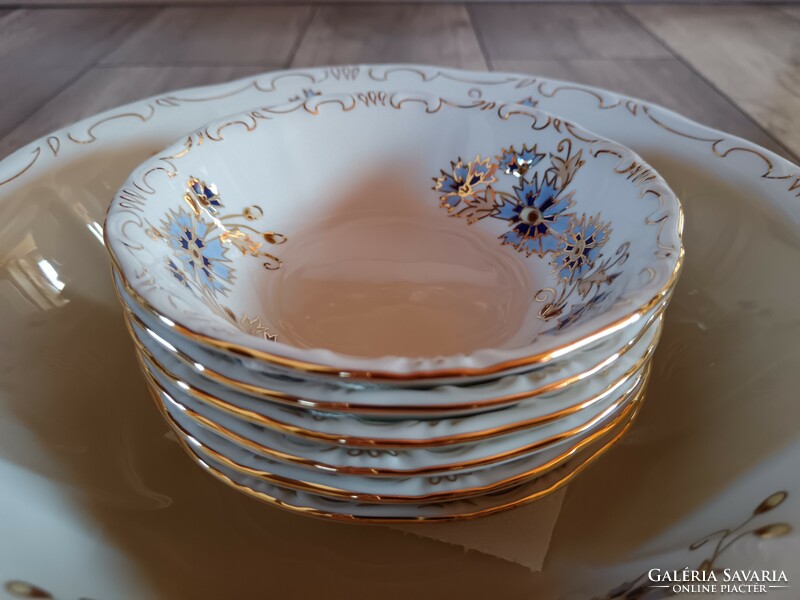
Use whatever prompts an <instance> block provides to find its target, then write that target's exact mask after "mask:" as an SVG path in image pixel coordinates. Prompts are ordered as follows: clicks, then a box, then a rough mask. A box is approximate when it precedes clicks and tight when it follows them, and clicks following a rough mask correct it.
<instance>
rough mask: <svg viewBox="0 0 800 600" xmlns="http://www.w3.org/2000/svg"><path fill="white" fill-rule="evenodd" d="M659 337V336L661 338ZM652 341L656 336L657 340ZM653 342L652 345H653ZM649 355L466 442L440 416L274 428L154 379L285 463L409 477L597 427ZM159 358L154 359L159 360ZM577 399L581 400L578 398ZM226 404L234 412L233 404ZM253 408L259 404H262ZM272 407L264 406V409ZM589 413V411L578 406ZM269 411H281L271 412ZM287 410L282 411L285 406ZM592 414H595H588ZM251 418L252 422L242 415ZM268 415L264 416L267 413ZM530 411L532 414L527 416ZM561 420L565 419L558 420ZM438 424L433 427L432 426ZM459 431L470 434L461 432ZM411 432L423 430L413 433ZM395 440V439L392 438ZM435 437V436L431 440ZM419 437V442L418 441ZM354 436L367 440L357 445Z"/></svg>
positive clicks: (506, 415)
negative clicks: (586, 393) (579, 393)
mask: <svg viewBox="0 0 800 600" xmlns="http://www.w3.org/2000/svg"><path fill="white" fill-rule="evenodd" d="M653 341H655V340H653ZM651 343H652V342H651ZM651 347H652V346H651ZM648 358H649V356H648V355H647V354H646V355H645V357H644V358H643V360H640V361H634V360H632V359H631V360H630V361H629V363H628V364H629V365H630V366H629V368H628V369H627V371H626V372H624V373H623V374H622V376H621V377H619V378H618V379H616V380H614V381H613V382H612V383H611V384H610V385H608V386H607V387H606V388H605V389H602V390H601V389H600V388H601V387H602V385H601V384H598V385H595V386H594V389H595V390H598V391H599V393H597V392H595V394H596V395H593V396H591V397H589V398H588V399H587V400H585V401H584V402H582V403H580V404H574V405H572V406H568V407H566V408H562V410H560V411H558V410H557V411H556V412H553V411H554V409H557V408H558V406H557V404H556V403H555V402H554V403H553V404H554V405H555V406H550V404H549V403H547V402H546V401H545V402H541V403H539V404H538V405H537V404H536V403H533V404H531V405H529V406H524V407H520V410H515V411H511V412H509V411H501V412H497V413H488V414H487V415H481V418H480V419H479V422H478V423H477V424H474V425H472V428H474V427H476V426H480V425H483V426H485V427H490V429H488V430H487V431H486V432H485V434H484V435H474V434H473V435H472V436H471V439H466V440H464V441H462V442H460V443H458V441H457V440H452V439H448V438H442V437H441V434H442V433H443V432H445V433H446V432H448V431H455V432H456V434H457V435H460V436H461V437H464V433H463V430H464V429H465V425H468V424H462V423H461V422H460V421H459V420H458V419H454V420H446V419H444V420H439V421H436V422H432V421H427V420H426V421H395V422H381V421H368V422H366V423H364V422H363V421H362V422H359V421H358V420H355V421H354V420H353V419H347V420H346V421H344V422H342V419H339V420H333V421H332V422H331V423H328V424H327V427H328V429H329V430H330V429H331V428H334V430H335V428H337V427H340V428H347V430H348V431H355V432H362V434H363V431H364V430H366V431H371V432H372V435H374V436H378V435H380V436H381V437H376V438H375V439H363V438H355V439H354V438H345V437H344V436H341V435H340V437H337V436H336V435H329V436H324V437H323V436H320V435H319V434H317V435H316V436H315V435H314V432H313V430H312V431H309V430H308V429H300V426H302V427H308V428H311V427H319V425H320V423H321V424H322V425H325V423H324V422H321V421H320V416H316V417H311V418H309V416H308V415H307V414H305V413H302V412H299V413H298V414H297V415H292V417H296V418H292V419H291V420H290V422H288V423H287V422H286V420H288V419H287V417H288V415H286V414H280V417H281V418H283V419H284V421H283V422H281V423H275V422H274V421H272V422H270V425H272V427H268V426H266V427H265V426H264V425H265V423H264V420H265V419H264V417H263V416H261V415H259V414H257V413H254V414H253V415H252V416H251V418H252V420H253V422H248V421H247V417H248V415H247V414H244V415H243V414H242V411H240V410H232V409H231V405H224V404H221V403H220V401H219V400H218V399H215V398H213V397H209V396H208V395H200V396H198V395H197V394H192V393H191V392H190V390H187V389H186V386H185V385H183V386H181V385H175V384H172V385H171V384H170V382H169V381H167V380H165V379H164V378H163V377H162V376H161V373H160V372H159V371H158V369H155V370H154V371H153V372H152V373H151V374H150V377H151V384H152V385H154V386H155V387H157V388H158V392H159V393H168V394H169V395H170V397H171V398H172V401H173V403H175V404H177V405H179V406H180V410H181V411H182V412H183V413H185V414H186V415H187V416H188V417H189V418H191V419H192V420H194V421H196V422H197V423H198V424H199V425H201V426H203V427H204V428H206V429H209V430H211V431H213V432H215V433H217V434H220V435H221V436H223V437H224V438H226V439H228V440H229V441H232V442H234V443H237V444H239V445H240V446H244V447H247V448H249V449H250V450H253V451H255V452H258V453H260V454H263V455H265V456H268V457H270V458H273V459H275V460H280V461H284V462H291V463H293V464H298V465H301V466H305V467H311V468H315V469H322V470H325V471H335V472H342V473H352V474H358V475H370V476H398V475H400V476H403V475H415V474H431V473H442V472H453V471H456V470H462V469H467V468H476V467H479V466H485V465H489V464H494V463H497V462H502V461H507V460H511V459H514V458H518V457H521V456H523V455H525V454H526V453H529V452H532V451H534V450H537V449H539V448H542V447H544V446H546V445H550V444H557V443H559V442H561V441H564V440H568V439H569V436H571V435H578V434H581V433H582V432H584V431H589V430H591V429H592V428H594V427H595V426H596V425H597V424H598V423H599V422H601V421H602V419H603V418H605V416H607V415H608V414H611V413H614V412H618V411H619V410H621V409H622V407H624V405H625V404H626V403H627V402H628V401H629V400H630V395H631V392H630V390H631V389H633V388H634V387H635V386H636V385H637V384H638V382H639V380H640V379H641V377H642V369H643V368H644V363H645V362H646V361H647V360H648ZM151 364H153V363H151ZM571 401H572V402H575V400H574V399H573V400H571ZM226 406H227V408H228V410H225V409H226ZM252 408H255V409H258V408H259V406H258V403H253V405H252ZM265 410H267V409H262V410H261V412H262V413H263V412H264V411H265ZM577 411H581V412H577ZM267 412H275V411H268V410H267ZM278 412H280V411H278ZM587 413H588V414H587ZM242 416H244V417H245V420H242V419H241V417H242ZM259 417H260V418H259ZM526 417H527V420H526ZM556 418H558V420H555V419H556ZM429 430H430V431H429ZM459 431H462V433H460V434H459ZM409 434H413V435H416V436H417V437H416V438H410V437H409ZM390 435H391V436H395V437H399V436H401V435H403V436H405V437H404V439H402V440H401V441H404V442H405V444H403V445H398V444H397V440H393V441H394V445H395V446H396V447H386V446H376V445H375V444H376V443H381V441H382V440H383V441H385V440H386V439H387V436H390ZM426 435H427V436H431V435H439V436H440V437H439V438H438V440H437V439H434V440H433V441H434V442H436V441H440V442H441V441H450V442H451V443H449V444H446V445H421V444H423V440H425V437H423V436H426ZM389 439H391V438H389ZM428 439H430V438H428ZM414 440H416V441H417V442H419V443H418V444H417V443H415V444H413V445H412V444H411V442H413V441H414ZM348 442H356V443H357V442H362V445H354V444H352V443H348Z"/></svg>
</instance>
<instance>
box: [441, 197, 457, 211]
mask: <svg viewBox="0 0 800 600" xmlns="http://www.w3.org/2000/svg"><path fill="white" fill-rule="evenodd" d="M459 202H461V196H459V195H458V194H448V195H447V196H444V197H443V198H442V203H443V204H444V205H445V206H449V207H451V208H454V207H456V206H458V204H459Z"/></svg>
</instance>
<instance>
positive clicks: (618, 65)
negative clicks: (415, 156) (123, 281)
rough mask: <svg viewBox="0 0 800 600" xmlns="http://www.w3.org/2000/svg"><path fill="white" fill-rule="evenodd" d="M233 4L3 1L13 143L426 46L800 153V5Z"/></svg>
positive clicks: (430, 51)
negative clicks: (129, 110) (151, 100)
mask: <svg viewBox="0 0 800 600" xmlns="http://www.w3.org/2000/svg"><path fill="white" fill-rule="evenodd" d="M222 4H223V3H222V2H220V5H219V6H214V5H209V4H203V5H198V6H186V5H170V6H163V7H156V6H152V5H148V6H144V5H143V6H138V7H137V6H131V5H125V6H102V5H97V6H83V7H61V8H44V7H43V8H37V7H29V8H0V80H1V81H2V84H3V85H2V86H0V107H2V108H0V157H4V156H6V155H7V154H9V153H10V152H12V151H14V150H16V149H17V148H18V147H20V146H22V145H23V144H26V143H27V142H30V141H32V140H34V139H36V138H38V137H40V136H42V135H45V134H47V133H48V132H50V131H52V130H54V129H56V128H59V127H62V126H64V125H67V124H69V123H71V122H73V121H76V120H78V119H81V118H83V117H86V116H89V115H91V114H94V113H96V112H98V111H101V110H104V109H107V108H111V107H113V106H116V105H119V104H122V103H126V102H130V101H133V100H136V99H139V98H143V97H146V96H150V95H153V94H158V93H162V92H165V91H168V90H172V89H176V88H182V87H187V86H194V85H203V84H209V83H216V82H221V81H225V80H229V79H234V78H238V77H243V76H246V75H251V74H255V73H259V72H263V71H267V70H271V69H280V68H286V67H299V66H311V65H325V64H334V63H354V62H420V63H435V64H441V65H448V66H453V67H464V68H468V69H492V70H507V71H519V72H525V73H531V74H538V75H544V76H550V77H556V78H562V79H568V80H574V81H580V82H585V83H589V84H593V85H598V86H603V87H608V88H611V89H614V90H618V91H621V92H625V93H627V94H631V95H635V96H639V97H641V98H644V99H649V100H655V101H658V102H660V103H662V104H665V105H666V106H668V107H670V108H674V109H676V110H678V111H679V112H682V113H684V114H686V115H687V116H690V117H692V118H694V119H696V120H698V121H700V122H703V123H706V124H709V125H712V126H714V127H718V128H720V129H723V130H725V131H728V132H731V133H734V134H737V135H740V136H742V137H745V138H748V139H750V140H753V141H755V142H756V143H758V144H762V145H764V146H766V147H768V148H770V149H772V150H775V151H776V152H778V153H779V154H782V155H784V156H787V157H789V158H790V159H792V160H794V161H795V162H799V161H798V159H797V157H798V155H800V6H798V5H794V6H793V5H790V4H786V5H763V4H762V5H746V4H744V5H743V4H736V5H723V6H720V5H715V6H713V7H712V6H703V5H682V4H672V5H653V4H636V5H620V4H571V3H567V4H558V5H555V4H541V3H535V4H519V3H513V4H512V3H508V4H506V3H501V2H500V3H498V2H492V3H487V4H480V3H470V4H461V3H444V4H414V3H408V4H391V3H385V2H384V3H380V4H356V5H353V4H350V5H344V4H343V5H337V4H330V3H326V4H322V5H304V4H300V3H292V4H283V5H258V6H255V5H246V4H236V3H227V4H225V5H224V6H223V5H222Z"/></svg>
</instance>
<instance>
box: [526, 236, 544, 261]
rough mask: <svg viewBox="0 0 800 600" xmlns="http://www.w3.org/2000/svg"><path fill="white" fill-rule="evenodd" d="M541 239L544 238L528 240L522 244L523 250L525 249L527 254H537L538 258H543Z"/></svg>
mask: <svg viewBox="0 0 800 600" xmlns="http://www.w3.org/2000/svg"><path fill="white" fill-rule="evenodd" d="M541 239H542V238H538V237H536V238H528V239H527V240H525V241H524V242H523V243H522V248H524V249H525V252H527V253H528V254H536V255H537V256H541V255H542V250H541V247H540V245H539V241H540V240H541Z"/></svg>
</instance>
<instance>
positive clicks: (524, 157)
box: [497, 145, 545, 177]
mask: <svg viewBox="0 0 800 600" xmlns="http://www.w3.org/2000/svg"><path fill="white" fill-rule="evenodd" d="M544 156H545V155H544V154H543V153H542V154H540V153H538V152H536V145H534V146H533V148H528V147H527V146H524V145H523V146H522V151H520V152H517V151H516V150H514V146H511V147H509V149H508V150H505V149H503V150H502V151H501V152H500V156H499V157H498V158H497V161H498V163H499V164H500V170H501V171H503V172H504V173H505V174H507V175H513V176H514V177H522V176H523V175H525V173H527V172H528V170H529V169H530V168H531V167H535V166H536V165H538V164H539V163H540V162H541V160H542V159H543V158H544Z"/></svg>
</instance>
